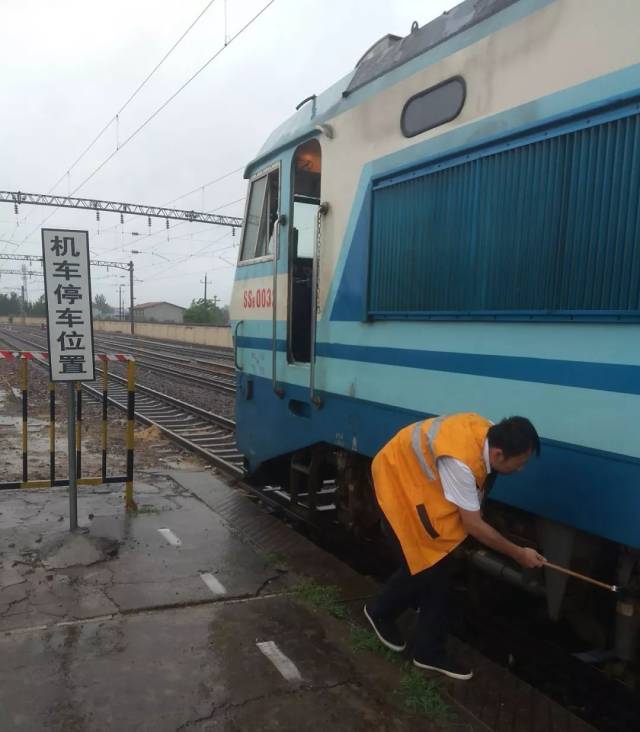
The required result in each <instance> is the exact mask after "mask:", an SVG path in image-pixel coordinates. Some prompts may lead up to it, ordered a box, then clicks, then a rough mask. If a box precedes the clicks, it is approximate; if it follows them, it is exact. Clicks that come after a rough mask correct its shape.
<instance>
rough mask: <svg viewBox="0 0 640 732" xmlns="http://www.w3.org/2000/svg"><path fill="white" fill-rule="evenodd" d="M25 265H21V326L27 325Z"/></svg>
mask: <svg viewBox="0 0 640 732" xmlns="http://www.w3.org/2000/svg"><path fill="white" fill-rule="evenodd" d="M27 297H28V295H27V265H26V264H23V265H22V325H26V324H27Z"/></svg>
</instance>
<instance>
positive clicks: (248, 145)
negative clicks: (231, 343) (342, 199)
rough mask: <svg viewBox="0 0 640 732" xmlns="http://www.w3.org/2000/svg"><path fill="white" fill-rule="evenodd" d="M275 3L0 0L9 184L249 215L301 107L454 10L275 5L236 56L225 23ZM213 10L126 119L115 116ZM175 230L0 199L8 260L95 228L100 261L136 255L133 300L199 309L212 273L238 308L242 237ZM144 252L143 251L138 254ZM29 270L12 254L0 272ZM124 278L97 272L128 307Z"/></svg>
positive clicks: (313, 1)
mask: <svg viewBox="0 0 640 732" xmlns="http://www.w3.org/2000/svg"><path fill="white" fill-rule="evenodd" d="M267 4H268V0H226V2H225V0H214V2H213V3H210V2H209V0H174V1H172V2H169V1H168V0H160V1H158V0H153V1H152V0H133V2H132V0H127V1H126V2H125V1H124V0H110V1H109V2H108V3H104V2H98V0H20V2H14V1H12V0H0V68H1V69H2V71H1V72H0V88H1V90H2V94H1V96H0V189H1V190H9V191H15V190H20V191H27V192H30V193H59V194H64V195H68V194H71V195H75V196H78V197H91V198H99V199H104V200H115V201H124V202H128V203H143V204H148V205H153V206H161V205H167V204H170V205H172V206H174V207H176V208H185V209H194V210H205V211H219V212H220V213H225V214H229V215H232V216H242V215H243V213H244V196H245V193H246V184H245V181H244V180H243V178H242V168H243V167H244V166H245V165H246V163H247V162H248V161H249V160H251V158H252V157H253V156H254V155H255V153H256V152H257V150H258V149H259V148H260V147H261V145H262V144H263V142H264V141H265V139H266V138H267V136H268V135H269V133H270V132H271V131H272V130H273V129H274V128H275V127H276V126H277V125H279V124H280V123H281V122H282V121H283V120H285V119H286V118H287V117H289V116H290V115H291V114H292V113H293V112H294V108H295V105H296V104H297V103H298V102H299V101H300V100H302V99H303V98H304V97H307V96H309V95H310V94H313V93H320V92H321V91H323V90H324V89H326V88H327V87H328V86H329V85H331V84H332V83H333V82H335V81H337V80H338V79H339V78H341V77H342V76H344V75H345V74H346V73H347V72H348V71H349V70H350V69H352V68H353V66H354V64H355V63H356V61H357V60H358V58H359V57H360V56H361V55H362V53H363V52H364V51H365V50H366V49H367V48H368V47H369V46H370V45H371V44H372V43H373V42H375V41H376V40H377V39H378V38H380V37H381V36H383V35H385V34H386V33H395V34H397V35H407V34H408V32H409V29H410V27H411V23H412V21H414V20H417V21H418V23H419V24H420V25H423V24H424V23H426V22H428V21H429V20H431V19H432V18H434V17H436V16H437V15H439V14H440V13H442V12H443V11H444V10H446V9H448V8H450V7H452V6H453V5H455V4H456V1H455V0H275V2H273V3H272V4H271V5H269V7H267V8H266V10H265V11H264V13H262V15H260V17H258V18H257V19H256V20H255V22H254V23H253V24H252V25H251V26H250V27H248V28H247V29H246V30H245V31H244V32H242V33H241V34H240V35H239V36H238V37H237V38H236V39H235V40H233V41H232V42H230V43H229V44H228V45H227V47H226V48H224V41H225V15H226V36H227V39H229V38H232V37H233V36H234V35H235V34H236V33H238V31H239V30H240V29H241V28H242V27H243V26H244V25H245V24H246V23H248V22H249V21H250V20H251V19H252V17H253V16H255V15H256V13H258V12H259V11H260V10H261V8H264V7H265V6H266V5H267ZM208 5H210V7H208V8H207V6H208ZM205 9H206V12H204V14H203V15H202V17H201V18H200V19H199V20H198V22H197V23H196V24H195V25H194V27H193V28H192V29H191V31H190V32H189V33H188V34H187V35H186V36H185V37H184V39H183V40H182V41H181V42H180V44H179V45H178V46H177V47H176V48H175V50H174V51H173V52H172V53H171V54H170V55H169V56H168V58H167V59H166V61H164V63H163V64H162V65H161V66H160V68H159V69H158V70H157V71H156V72H155V73H154V74H153V75H152V76H151V78H150V79H149V81H148V82H147V83H146V85H145V86H144V87H143V88H142V90H141V91H139V92H138V94H137V95H136V96H135V97H134V98H133V100H132V101H131V102H130V103H129V104H128V105H127V106H126V107H125V108H124V109H123V110H122V111H121V112H120V114H118V116H117V121H116V113H118V111H119V110H120V109H121V108H122V107H123V105H125V103H126V102H127V100H128V99H129V98H130V97H131V95H132V94H133V93H134V92H135V90H136V89H137V87H138V86H139V85H140V84H141V82H142V81H143V80H144V79H145V77H147V76H148V74H149V73H150V72H151V71H152V70H153V69H154V67H155V66H156V65H157V64H158V63H159V62H160V61H161V59H162V58H163V56H164V55H165V54H166V53H167V52H168V51H169V49H170V48H171V47H172V46H173V44H174V43H175V42H176V41H177V40H178V39H179V38H180V36H181V35H182V34H183V33H184V31H186V30H187V28H188V27H189V26H190V25H191V24H192V23H193V21H194V20H196V18H197V16H198V15H199V14H200V13H202V12H203V11H204V10H205ZM220 49H224V50H222V52H221V53H220V54H219V55H218V56H217V58H215V59H214V60H213V61H212V62H211V63H210V64H209V65H208V66H207V67H206V69H205V70H204V71H202V73H200V74H199V75H198V76H197V77H196V78H195V79H194V80H193V81H192V82H191V83H189V84H188V85H187V86H186V88H185V89H184V90H183V91H182V92H180V94H178V95H177V96H176V97H175V99H173V101H171V102H170V103H169V104H168V105H167V107H166V108H165V109H163V110H162V111H161V112H160V113H159V114H158V115H157V116H156V117H155V118H154V119H153V120H151V121H150V122H149V123H148V124H147V125H146V126H145V127H144V129H142V130H141V131H140V132H139V133H138V134H137V135H136V136H135V137H133V138H132V139H131V141H130V142H128V143H127V144H125V145H123V142H125V141H126V139H127V138H128V137H129V136H130V135H131V134H132V133H133V132H135V130H136V129H137V128H138V127H139V126H140V125H141V124H142V123H143V122H144V121H145V120H146V119H147V118H148V117H149V116H150V115H151V114H152V113H153V112H154V111H155V110H156V109H158V107H160V106H161V105H162V104H163V103H164V102H166V101H167V99H168V98H169V97H170V96H171V95H172V94H173V93H174V92H175V91H176V90H177V89H178V88H179V87H180V86H181V85H182V84H183V83H184V82H186V81H187V80H188V79H189V78H190V77H191V76H192V75H193V74H194V73H195V72H196V71H197V70H198V69H199V68H200V67H201V66H202V65H203V64H204V63H205V62H206V61H207V60H208V59H209V58H211V57H212V56H213V55H214V54H215V53H216V52H217V51H220ZM110 121H111V123H110V124H109V122H110ZM108 124H109V126H108V128H107V130H106V132H105V133H104V134H103V135H102V136H101V137H100V138H99V140H98V141H97V143H96V144H95V145H94V146H93V147H91V149H90V150H89V151H88V152H87V154H86V155H85V156H84V157H83V158H82V159H81V160H80V161H79V162H78V163H77V164H76V165H75V166H73V163H74V162H75V161H76V160H77V159H78V157H79V156H80V155H81V154H82V153H83V151H84V150H85V149H86V148H87V147H88V146H89V144H90V143H91V142H92V140H94V138H95V137H96V136H97V135H98V133H99V132H100V131H101V130H102V129H103V128H104V127H105V126H106V125H108ZM118 146H121V149H119V150H118V152H117V154H115V155H114V156H113V157H112V158H111V160H109V162H107V163H106V164H105V165H104V166H103V167H102V168H101V169H100V170H99V171H98V172H97V173H96V174H95V175H93V176H92V177H91V178H90V180H87V181H86V182H84V181H85V180H86V179H87V178H88V177H89V176H90V175H91V174H92V173H93V172H94V171H95V170H96V169H97V168H98V167H99V166H100V165H101V163H102V162H103V161H104V160H106V158H108V157H109V156H110V155H111V154H112V153H113V152H114V150H116V149H117V147H118ZM238 169H240V170H238ZM232 171H237V172H232ZM229 173H231V175H227V174H229ZM222 176H226V177H225V178H224V179H222V180H220V181H218V182H215V183H212V184H210V185H207V184H209V183H210V182H211V181H214V180H215V179H217V178H220V177H222ZM81 184H82V185H81ZM194 189H195V192H193V193H191V194H190V195H188V196H184V194H186V193H188V192H190V191H194ZM182 196H184V197H182ZM176 199H179V200H176ZM45 219H46V222H45ZM170 223H171V228H170V229H169V230H168V231H167V229H166V224H165V221H164V220H162V219H151V227H149V226H148V222H147V220H146V218H140V217H137V218H131V217H125V222H124V224H123V225H121V224H120V217H119V215H118V214H109V213H101V214H100V221H96V215H95V213H93V214H89V213H85V212H83V211H81V210H76V209H52V208H46V207H35V206H21V207H20V209H19V213H18V215H16V214H15V213H14V210H13V205H11V204H7V203H0V252H2V253H8V254H12V253H16V254H40V253H41V249H40V247H41V244H40V227H41V226H42V225H43V224H44V225H45V226H47V227H50V228H72V229H88V230H89V242H90V246H91V252H92V256H93V257H94V258H101V259H109V260H117V261H129V259H133V261H134V263H135V272H136V277H137V278H139V279H140V280H141V281H140V282H136V302H138V303H140V302H148V301H151V300H168V301H170V302H175V303H177V304H179V305H183V306H187V305H188V304H189V303H190V302H191V299H192V298H194V297H202V294H203V287H204V285H203V284H202V283H201V280H203V278H204V274H205V273H207V275H208V278H209V280H210V283H211V284H210V285H209V291H208V296H209V297H212V296H213V295H214V294H216V295H217V296H218V297H219V298H220V300H221V302H222V303H224V304H226V303H228V302H229V297H230V294H231V287H232V283H233V272H234V263H235V261H236V259H237V252H238V250H237V243H238V241H239V236H238V234H239V232H236V237H235V238H233V237H232V232H231V230H230V229H228V228H223V227H217V226H206V225H203V224H197V223H194V224H189V223H181V222H177V221H172V222H170ZM132 249H137V250H140V251H142V252H143V253H142V254H135V255H134V254H131V250H132ZM20 265H21V263H19V262H15V261H2V260H0V268H1V269H16V268H20ZM123 275H124V276H126V274H125V273H124V272H119V271H118V270H109V271H107V270H106V269H102V268H100V269H98V268H94V269H93V271H92V284H93V291H94V295H95V294H97V293H102V294H104V295H105V296H106V297H107V300H108V301H109V302H110V303H111V304H114V305H117V303H118V285H120V284H124V283H126V282H127V280H125V279H120V278H121V277H122V276H123ZM41 280H42V278H37V277H32V278H31V279H30V280H29V298H30V299H31V300H35V299H36V298H37V297H38V296H39V295H40V294H41V293H42V291H43V288H42V281H41ZM20 283H21V278H20V276H16V275H10V274H0V292H8V291H9V290H10V289H14V290H17V291H18V292H19V290H20ZM125 294H126V291H125Z"/></svg>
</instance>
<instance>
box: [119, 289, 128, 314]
mask: <svg viewBox="0 0 640 732" xmlns="http://www.w3.org/2000/svg"><path fill="white" fill-rule="evenodd" d="M123 287H126V285H118V320H124V311H123V309H122V288H123Z"/></svg>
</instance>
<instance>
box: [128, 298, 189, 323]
mask: <svg viewBox="0 0 640 732" xmlns="http://www.w3.org/2000/svg"><path fill="white" fill-rule="evenodd" d="M185 309H186V308H181V307H180V305H174V304H173V303H170V302H143V303H140V305H134V306H133V317H134V320H139V321H141V322H146V323H182V322H183V315H184V311H185Z"/></svg>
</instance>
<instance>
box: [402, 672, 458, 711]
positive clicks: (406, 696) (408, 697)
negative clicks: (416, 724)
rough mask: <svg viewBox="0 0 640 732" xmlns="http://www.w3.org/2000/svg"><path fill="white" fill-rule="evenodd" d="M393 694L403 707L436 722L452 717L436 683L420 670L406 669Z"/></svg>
mask: <svg viewBox="0 0 640 732" xmlns="http://www.w3.org/2000/svg"><path fill="white" fill-rule="evenodd" d="M395 694H396V695H397V697H398V699H399V701H400V703H401V705H402V706H403V707H404V708H405V709H407V710H408V711H410V712H414V713H417V714H422V715H423V716H425V717H428V718H429V719H431V720H432V721H434V722H436V723H437V724H443V723H445V722H450V721H451V720H452V718H453V712H452V710H451V708H450V707H449V705H448V704H447V703H446V702H445V700H444V699H443V698H442V695H441V694H440V690H439V689H438V685H437V684H436V683H435V682H434V681H431V680H430V679H428V678H426V677H425V676H424V674H423V673H421V672H420V671H416V670H415V669H412V670H411V671H408V672H407V673H406V674H405V675H404V676H403V678H402V680H401V681H400V686H399V687H398V689H396V691H395Z"/></svg>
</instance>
